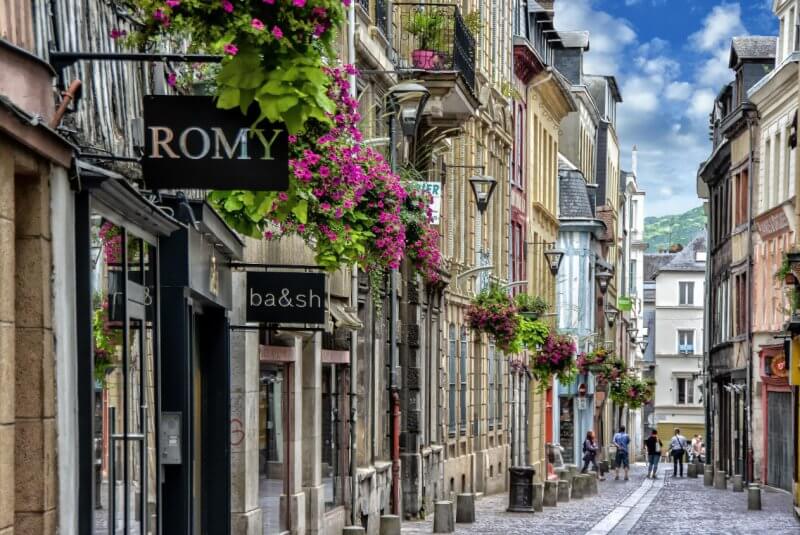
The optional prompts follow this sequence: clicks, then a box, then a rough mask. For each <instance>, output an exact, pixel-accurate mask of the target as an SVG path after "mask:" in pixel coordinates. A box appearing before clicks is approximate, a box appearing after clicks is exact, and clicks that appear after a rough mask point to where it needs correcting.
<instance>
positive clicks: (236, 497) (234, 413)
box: [231, 272, 266, 535]
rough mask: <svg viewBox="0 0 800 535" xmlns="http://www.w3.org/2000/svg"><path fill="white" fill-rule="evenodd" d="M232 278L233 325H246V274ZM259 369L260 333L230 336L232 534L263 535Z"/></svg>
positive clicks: (239, 331) (242, 331)
mask: <svg viewBox="0 0 800 535" xmlns="http://www.w3.org/2000/svg"><path fill="white" fill-rule="evenodd" d="M232 277H233V309H232V311H231V323H232V324H234V325H243V324H244V323H245V304H246V303H245V301H244V299H245V296H246V294H247V292H246V286H247V279H246V274H245V273H240V272H235V273H233V274H232ZM260 376H261V373H260V365H259V354H258V331H253V330H236V331H232V332H231V533H232V534H233V535H261V532H262V529H263V525H262V524H263V518H262V515H263V511H262V509H261V504H260V503H259V488H258V485H259V466H258V436H259V425H266V422H259V420H258V402H259V399H258V396H259V378H260Z"/></svg>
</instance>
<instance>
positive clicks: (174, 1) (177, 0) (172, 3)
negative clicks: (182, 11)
mask: <svg viewBox="0 0 800 535" xmlns="http://www.w3.org/2000/svg"><path fill="white" fill-rule="evenodd" d="M167 5H168V6H169V7H178V6H179V5H181V0H167Z"/></svg>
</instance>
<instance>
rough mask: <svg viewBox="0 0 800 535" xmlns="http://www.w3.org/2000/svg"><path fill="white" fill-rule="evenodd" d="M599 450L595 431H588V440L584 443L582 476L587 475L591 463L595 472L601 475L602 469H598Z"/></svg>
mask: <svg viewBox="0 0 800 535" xmlns="http://www.w3.org/2000/svg"><path fill="white" fill-rule="evenodd" d="M599 449H600V446H598V445H597V439H595V437H594V431H592V430H589V431H587V432H586V440H584V441H583V469H582V470H581V474H585V473H586V470H587V469H588V468H589V463H591V465H592V469H594V471H595V472H597V473H598V474H599V473H600V469H599V468H598V467H597V451H598V450H599Z"/></svg>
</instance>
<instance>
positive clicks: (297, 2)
mask: <svg viewBox="0 0 800 535" xmlns="http://www.w3.org/2000/svg"><path fill="white" fill-rule="evenodd" d="M292 4H293V5H294V7H305V6H306V0H292Z"/></svg>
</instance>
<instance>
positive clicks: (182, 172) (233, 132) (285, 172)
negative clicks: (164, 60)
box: [142, 95, 289, 191]
mask: <svg viewBox="0 0 800 535" xmlns="http://www.w3.org/2000/svg"><path fill="white" fill-rule="evenodd" d="M257 119H258V112H257V106H256V107H253V112H252V113H250V114H249V115H246V116H245V115H243V114H242V113H241V112H240V111H239V110H238V109H234V110H221V109H219V108H217V106H216V104H215V103H214V99H213V97H204V96H164V95H148V96H146V97H145V98H144V155H143V157H142V172H143V174H144V178H145V183H146V185H147V187H148V188H149V189H153V190H157V189H171V188H194V189H223V190H225V189H228V190H230V189H252V190H260V191H283V190H286V189H287V188H288V186H289V141H288V134H287V132H286V126H285V125H283V124H280V123H270V122H266V121H262V122H260V123H258V127H252V125H253V124H254V123H255V122H256V120H257Z"/></svg>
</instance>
